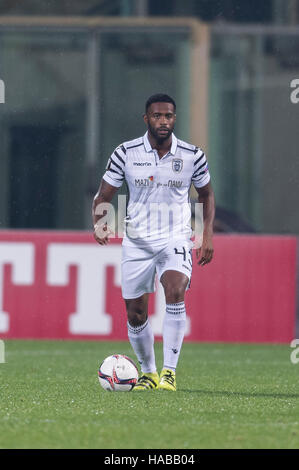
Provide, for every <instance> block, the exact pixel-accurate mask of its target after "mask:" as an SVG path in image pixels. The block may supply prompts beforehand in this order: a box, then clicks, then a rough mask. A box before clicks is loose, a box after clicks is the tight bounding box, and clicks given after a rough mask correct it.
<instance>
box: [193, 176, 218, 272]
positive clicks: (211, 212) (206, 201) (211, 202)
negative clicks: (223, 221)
mask: <svg viewBox="0 0 299 470" xmlns="http://www.w3.org/2000/svg"><path fill="white" fill-rule="evenodd" d="M195 189H196V191H197V194H198V202H200V203H202V204H203V224H204V226H203V237H202V245H201V247H200V248H196V258H197V259H198V260H199V261H198V264H199V265H200V266H204V265H205V264H208V263H210V261H212V258H213V255H214V248H213V224H214V218H215V195H214V191H213V188H212V184H211V182H209V183H208V184H206V185H205V186H203V187H201V188H195Z"/></svg>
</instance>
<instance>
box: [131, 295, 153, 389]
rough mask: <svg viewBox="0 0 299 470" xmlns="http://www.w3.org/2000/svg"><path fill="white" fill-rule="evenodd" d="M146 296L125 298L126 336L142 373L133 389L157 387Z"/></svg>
mask: <svg viewBox="0 0 299 470" xmlns="http://www.w3.org/2000/svg"><path fill="white" fill-rule="evenodd" d="M148 297H149V294H143V295H142V296H141V297H138V298H136V299H125V303H126V308H127V315H128V337H129V341H130V343H131V346H132V348H133V350H134V352H135V354H136V357H137V359H138V362H139V364H140V366H141V371H142V375H141V377H140V378H139V380H138V382H137V384H136V385H135V387H134V390H135V391H138V390H140V391H142V390H151V389H155V388H157V385H158V381H159V376H158V374H157V368H156V361H155V352H154V335H153V332H152V328H151V325H150V323H149V321H148V313H147V312H148Z"/></svg>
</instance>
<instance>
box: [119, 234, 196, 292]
mask: <svg viewBox="0 0 299 470" xmlns="http://www.w3.org/2000/svg"><path fill="white" fill-rule="evenodd" d="M192 247H193V242H192V241H191V240H186V239H185V238H184V239H181V240H180V239H178V240H174V239H172V240H170V241H169V240H167V243H166V244H165V245H162V246H161V245H160V246H159V247H155V246H146V247H138V246H124V245H123V247H122V263H121V275H122V283H121V287H122V296H123V298H124V299H136V298H137V297H140V296H141V295H143V294H145V293H147V292H154V291H155V276H156V274H157V276H158V279H159V280H160V279H161V276H162V274H163V273H164V272H165V271H168V270H174V271H179V272H181V273H183V274H186V276H187V277H188V278H189V283H188V286H187V289H188V287H189V285H190V281H191V274H192Z"/></svg>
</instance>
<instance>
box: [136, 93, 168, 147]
mask: <svg viewBox="0 0 299 470" xmlns="http://www.w3.org/2000/svg"><path fill="white" fill-rule="evenodd" d="M175 112H176V104H175V101H174V100H173V99H172V98H171V97H170V96H168V95H165V94H162V93H158V94H156V95H152V96H150V97H149V98H148V100H147V101H146V103H145V114H144V116H143V118H144V122H145V123H146V124H147V127H148V130H149V132H150V133H151V134H152V136H153V137H155V138H156V139H157V140H158V141H163V140H166V139H168V137H169V136H170V135H171V134H172V132H173V129H174V124H175V120H176V114H175Z"/></svg>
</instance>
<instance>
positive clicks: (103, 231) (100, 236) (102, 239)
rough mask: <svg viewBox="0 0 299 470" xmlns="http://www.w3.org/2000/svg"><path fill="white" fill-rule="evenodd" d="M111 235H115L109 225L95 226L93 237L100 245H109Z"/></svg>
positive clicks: (98, 224)
mask: <svg viewBox="0 0 299 470" xmlns="http://www.w3.org/2000/svg"><path fill="white" fill-rule="evenodd" d="M111 235H114V232H113V230H111V228H110V227H109V226H108V225H107V224H100V223H97V224H95V225H94V232H93V236H94V239H95V240H96V241H97V242H98V243H99V244H100V245H107V243H108V242H109V237H110V236H111Z"/></svg>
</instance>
